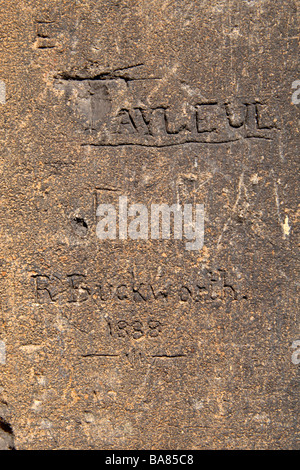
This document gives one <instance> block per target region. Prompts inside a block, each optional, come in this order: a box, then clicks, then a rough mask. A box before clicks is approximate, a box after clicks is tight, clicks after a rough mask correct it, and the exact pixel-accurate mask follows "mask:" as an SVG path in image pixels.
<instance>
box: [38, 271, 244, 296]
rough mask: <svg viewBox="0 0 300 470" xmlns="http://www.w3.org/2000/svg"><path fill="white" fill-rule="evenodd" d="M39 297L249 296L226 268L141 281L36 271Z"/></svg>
mask: <svg viewBox="0 0 300 470" xmlns="http://www.w3.org/2000/svg"><path fill="white" fill-rule="evenodd" d="M32 279H33V281H34V288H35V296H36V300H37V302H39V303H47V302H60V301H63V302H85V301H87V300H89V299H91V300H93V301H95V302H96V303H100V304H105V303H107V302H110V301H117V302H120V304H121V303H129V302H134V303H136V302H140V303H148V302H149V303H153V302H163V303H167V302H168V301H171V300H176V301H178V302H209V303H211V302H216V301H220V300H221V301H222V300H225V301H226V300H228V301H239V300H242V299H247V295H246V294H245V292H244V291H243V290H241V289H240V288H239V287H238V286H237V285H234V283H233V282H231V281H228V279H227V273H226V271H225V270H223V269H217V270H214V271H211V270H204V271H203V272H201V273H200V274H199V275H198V276H195V277H194V278H193V279H190V280H187V281H184V282H182V281H180V280H178V281H177V282H176V281H174V280H173V281H170V280H163V279H160V280H159V281H157V280H156V281H148V282H141V281H139V280H138V279H132V280H129V279H124V280H119V281H110V280H109V279H105V280H99V281H97V280H94V279H93V280H92V279H89V278H88V276H86V275H85V274H82V273H72V274H68V275H66V276H61V275H57V274H42V273H41V274H35V275H33V276H32Z"/></svg>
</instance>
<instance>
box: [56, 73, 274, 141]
mask: <svg viewBox="0 0 300 470" xmlns="http://www.w3.org/2000/svg"><path fill="white" fill-rule="evenodd" d="M136 67H138V66H136ZM130 68H131V67H128V69H130ZM133 69H134V70H136V68H135V67H133ZM153 80H155V81H156V83H158V82H160V81H161V80H162V79H161V78H148V77H140V78H135V77H134V75H133V76H132V75H130V76H129V75H128V70H127V69H125V70H124V69H116V70H114V71H111V72H101V73H97V72H95V71H94V73H92V72H91V71H90V72H89V73H87V71H86V70H85V71H82V72H78V71H77V72H75V71H74V72H62V73H59V74H57V75H56V76H55V77H54V86H55V88H57V89H59V90H62V91H64V95H65V99H66V102H67V105H68V107H69V108H71V109H72V110H73V112H74V113H75V115H76V116H77V118H78V119H79V121H80V122H81V124H82V125H83V126H84V129H85V130H86V131H87V132H88V134H89V135H90V136H91V137H94V140H92V141H90V142H88V143H85V144H83V145H89V144H91V145H95V146H105V145H111V146H117V145H133V144H136V145H141V146H149V147H156V146H157V147H167V146H172V145H181V144H184V143H206V144H218V143H219V144H220V143H227V142H235V141H239V140H241V139H263V140H273V139H274V138H275V136H276V132H278V130H279V123H278V119H277V117H276V116H275V115H274V112H273V110H272V109H270V107H269V105H268V104H267V103H264V102H260V101H259V100H258V99H254V98H251V97H240V98H232V99H228V100H226V99H225V100H219V99H216V100H211V99H207V100H205V99H203V97H202V98H201V97H200V96H197V95H196V96H193V97H187V96H186V93H184V87H182V86H181V85H179V90H177V91H179V93H182V100H181V103H180V104H179V105H178V106H177V107H176V106H174V103H173V104H169V103H168V102H167V101H165V100H164V98H163V96H160V97H157V98H156V100H155V104H154V103H153V104H151V102H150V103H149V99H148V96H147V95H146V94H145V91H144V90H143V89H141V83H145V84H146V83H147V86H146V89H147V91H148V93H149V94H150V95H152V94H153V93H154V94H155V91H153V93H152V90H151V88H150V89H149V82H151V83H152V81H153ZM180 87H181V88H180ZM158 88H159V87H158ZM162 95H163V93H162ZM159 103H161V104H159Z"/></svg>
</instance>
